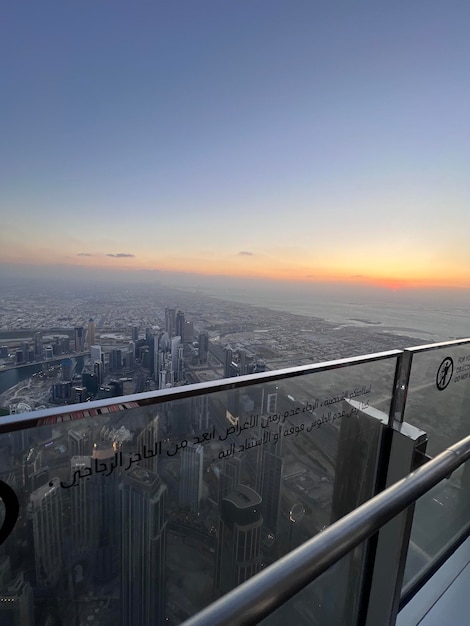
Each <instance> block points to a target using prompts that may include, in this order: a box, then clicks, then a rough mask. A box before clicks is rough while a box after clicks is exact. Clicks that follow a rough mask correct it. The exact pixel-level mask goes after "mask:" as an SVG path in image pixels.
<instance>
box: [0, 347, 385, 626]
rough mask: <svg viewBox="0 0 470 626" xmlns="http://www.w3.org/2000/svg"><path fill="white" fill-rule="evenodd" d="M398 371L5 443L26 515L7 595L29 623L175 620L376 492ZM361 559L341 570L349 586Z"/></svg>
mask: <svg viewBox="0 0 470 626" xmlns="http://www.w3.org/2000/svg"><path fill="white" fill-rule="evenodd" d="M395 365H396V359H395V357H393V358H388V359H384V360H381V361H377V362H372V363H359V364H355V365H353V366H349V367H345V368H342V369H338V370H332V371H324V372H317V373H313V374H307V375H302V376H298V377H296V378H292V379H283V380H281V381H277V382H276V383H264V384H256V385H251V386H247V387H243V388H239V389H235V390H231V391H218V392H216V393H212V394H210V395H201V396H196V397H192V398H186V399H177V400H173V401H171V402H163V403H160V404H153V405H152V404H149V405H148V406H146V407H142V406H138V405H137V404H136V403H126V404H116V405H109V406H108V407H107V408H106V410H104V409H101V410H100V411H97V410H94V409H85V408H83V409H81V411H80V412H78V413H72V414H67V413H63V414H61V415H59V416H54V417H51V418H47V419H45V420H44V423H43V424H42V425H41V426H39V427H37V428H34V429H30V430H24V431H16V432H12V433H9V434H5V435H2V436H1V437H0V459H1V463H2V465H1V473H0V479H1V480H4V481H5V482H7V483H8V484H9V485H10V486H11V487H13V489H14V490H15V492H16V493H17V494H18V498H19V500H20V517H19V518H18V521H17V523H16V526H15V528H14V530H13V532H12V533H11V535H10V536H9V537H8V539H7V540H6V541H5V543H4V544H3V546H1V548H0V550H1V552H0V581H1V584H2V585H3V586H2V591H1V593H2V594H3V595H4V594H5V593H7V590H8V589H10V588H11V587H12V585H14V584H16V583H15V581H17V583H18V585H19V587H18V589H23V591H22V592H21V594H22V595H21V602H22V603H23V605H24V607H25V611H30V612H31V611H32V612H33V613H34V615H35V619H36V620H37V621H38V623H43V622H44V620H47V619H48V618H50V619H51V620H54V619H59V620H66V621H67V623H71V624H72V623H74V624H75V623H76V624H81V623H88V621H90V620H89V617H90V616H94V619H95V620H96V621H97V622H98V621H99V623H101V624H113V626H115V625H116V624H122V625H123V626H124V625H125V626H127V625H131V624H132V626H140V625H144V624H145V625H147V624H152V625H158V624H164V623H165V624H179V623H181V622H182V621H184V620H185V619H186V618H187V617H189V616H190V615H192V614H194V613H195V612H197V611H199V610H201V609H202V608H203V607H204V606H206V605H207V604H209V603H210V602H211V601H213V600H215V599H216V598H217V597H219V596H220V595H222V594H224V593H226V592H227V591H229V590H230V589H232V588H233V587H234V586H236V585H238V584H240V583H241V582H243V581H245V580H247V579H248V578H250V577H251V576H253V575H254V574H255V573H256V572H258V571H260V570H261V569H262V568H264V567H266V566H267V565H269V564H270V563H273V562H274V561H276V560H277V559H278V558H279V557H280V556H282V555H284V554H286V553H287V552H289V551H290V550H292V549H293V548H295V547H296V546H298V545H300V544H301V543H303V542H304V541H305V540H306V539H308V538H310V537H312V536H313V535H315V534H316V533H318V532H319V531H321V530H322V529H323V528H325V527H326V526H327V525H328V524H330V523H331V521H334V520H336V519H338V518H339V517H341V516H342V515H344V514H345V513H347V512H348V511H349V510H351V509H352V508H355V506H357V505H358V504H359V503H360V502H362V501H364V500H365V499H367V498H369V497H371V496H372V495H373V494H374V485H375V475H376V465H377V458H378V449H379V443H380V434H381V432H382V430H383V426H384V424H386V423H387V419H388V412H389V408H390V402H391V394H392V387H393V380H394V373H395ZM77 417H79V418H80V419H75V418H77ZM351 467H352V468H354V471H351ZM0 514H1V511H0ZM361 558H362V556H361V555H357V556H356V557H355V558H354V560H348V561H347V563H346V561H345V563H346V565H344V567H345V568H346V569H347V572H348V576H347V579H348V581H350V580H352V579H354V585H356V586H357V584H358V583H359V582H360V576H359V575H358V572H360V564H361ZM345 571H346V570H345ZM21 581H23V582H22V583H21V584H22V585H23V586H21V584H20V582H21ZM345 585H346V586H345V587H344V594H345V598H346V600H345V601H347V602H349V598H350V596H351V597H352V596H354V594H355V587H351V585H350V583H349V582H348V584H346V583H345ZM15 588H16V587H15ZM33 592H34V596H33ZM8 593H9V592H8ZM19 593H20V591H18V594H19ZM2 597H3V596H2ZM19 597H20V596H18V598H19ZM33 597H34V601H33ZM324 601H325V602H326V600H324ZM12 606H13V605H12ZM29 623H31V624H32V623H34V622H33V621H31V622H29ZM52 623H53V622H52Z"/></svg>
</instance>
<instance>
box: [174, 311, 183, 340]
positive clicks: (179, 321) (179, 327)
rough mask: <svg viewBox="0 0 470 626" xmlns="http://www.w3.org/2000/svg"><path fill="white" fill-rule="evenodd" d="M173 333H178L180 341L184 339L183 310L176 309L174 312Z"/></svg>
mask: <svg viewBox="0 0 470 626" xmlns="http://www.w3.org/2000/svg"><path fill="white" fill-rule="evenodd" d="M175 335H179V336H180V337H181V341H183V340H184V313H183V311H178V312H177V313H176V323H175Z"/></svg>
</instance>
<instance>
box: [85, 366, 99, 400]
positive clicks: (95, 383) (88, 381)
mask: <svg viewBox="0 0 470 626" xmlns="http://www.w3.org/2000/svg"><path fill="white" fill-rule="evenodd" d="M82 385H83V386H84V387H85V388H86V390H87V391H88V392H89V393H90V394H91V395H94V394H95V393H97V392H98V388H99V386H100V381H99V379H98V376H97V375H96V374H95V372H94V371H93V372H82Z"/></svg>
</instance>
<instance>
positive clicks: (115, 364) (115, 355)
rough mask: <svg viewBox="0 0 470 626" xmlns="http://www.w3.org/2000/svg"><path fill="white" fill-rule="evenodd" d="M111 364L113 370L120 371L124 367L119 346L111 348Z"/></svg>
mask: <svg viewBox="0 0 470 626" xmlns="http://www.w3.org/2000/svg"><path fill="white" fill-rule="evenodd" d="M110 365H111V370H112V371H113V372H119V371H120V370H121V369H122V352H121V350H119V349H118V348H113V349H112V350H111V361H110Z"/></svg>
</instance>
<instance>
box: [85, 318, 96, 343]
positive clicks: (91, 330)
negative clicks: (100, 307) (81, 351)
mask: <svg viewBox="0 0 470 626" xmlns="http://www.w3.org/2000/svg"><path fill="white" fill-rule="evenodd" d="M87 343H88V347H89V348H90V347H91V346H92V345H94V343H95V322H94V320H93V318H92V317H90V319H89V320H88V335H87Z"/></svg>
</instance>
